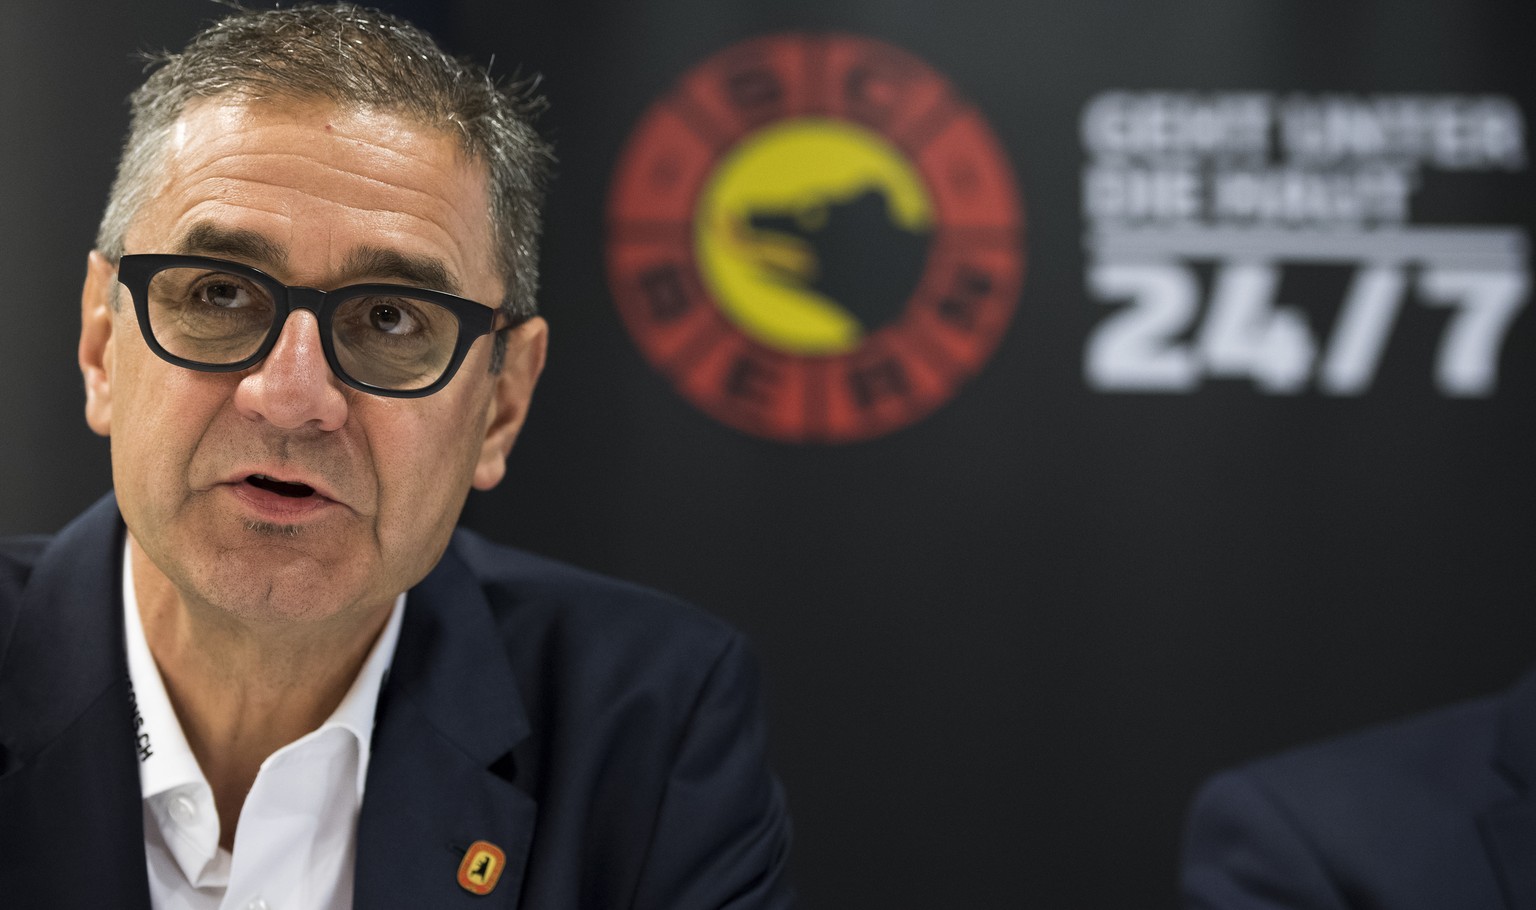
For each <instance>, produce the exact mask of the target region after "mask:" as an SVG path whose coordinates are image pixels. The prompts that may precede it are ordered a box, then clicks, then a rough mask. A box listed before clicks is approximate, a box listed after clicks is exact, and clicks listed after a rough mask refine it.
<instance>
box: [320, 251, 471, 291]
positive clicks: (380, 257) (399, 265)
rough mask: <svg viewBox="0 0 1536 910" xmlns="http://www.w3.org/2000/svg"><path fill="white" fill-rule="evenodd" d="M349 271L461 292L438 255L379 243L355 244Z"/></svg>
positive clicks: (350, 272)
mask: <svg viewBox="0 0 1536 910" xmlns="http://www.w3.org/2000/svg"><path fill="white" fill-rule="evenodd" d="M346 273H347V274H348V275H355V276H359V277H361V276H367V277H369V278H374V279H387V280H390V281H401V282H404V283H406V284H409V285H413V286H415V287H420V288H428V289H430V290H435V291H446V292H447V293H449V294H458V293H459V283H458V282H457V281H455V280H454V278H453V274H452V273H451V272H449V271H448V267H447V266H445V265H443V261H442V260H441V259H438V258H437V257H435V256H411V255H408V254H406V253H401V252H399V251H398V250H387V249H384V248H382V247H376V246H360V247H354V248H353V249H352V252H350V253H348V254H347V264H346Z"/></svg>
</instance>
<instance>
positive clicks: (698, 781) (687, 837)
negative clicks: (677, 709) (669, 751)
mask: <svg viewBox="0 0 1536 910" xmlns="http://www.w3.org/2000/svg"><path fill="white" fill-rule="evenodd" d="M765 752H766V735H765V730H764V722H763V715H762V710H761V707H760V704H759V698H758V686H757V673H756V668H755V666H754V664H753V662H752V660H751V657H750V655H749V654H748V653H747V650H746V648H745V646H744V645H743V644H742V640H741V638H740V636H737V635H734V634H733V635H732V636H731V637H730V638H729V640H728V642H727V643H726V645H725V648H724V649H723V651H722V652H721V653H720V655H719V657H718V658H717V660H716V661H715V665H714V667H713V669H712V670H711V671H710V672H709V674H708V675H707V676H706V677H705V679H704V683H703V685H702V686H701V688H700V691H699V693H698V696H697V698H696V700H695V702H694V705H693V709H692V711H691V712H690V715H689V720H688V723H687V725H686V727H685V728H684V730H683V733H682V736H681V738H680V741H679V742H678V744H677V749H676V754H675V756H674V759H673V761H672V764H671V772H670V775H669V778H668V782H667V789H666V794H665V796H664V797H663V801H662V805H661V811H660V814H659V816H658V818H657V822H656V828H655V831H654V835H653V837H652V840H651V843H650V844H649V846H648V848H647V851H646V862H645V866H644V871H643V873H642V875H641V879H640V882H639V886H638V888H637V889H636V895H635V902H634V907H635V908H636V910H716V908H730V910H749V908H752V910H756V908H781V907H790V906H792V905H793V896H792V895H791V893H790V889H789V885H788V880H787V877H786V874H785V862H786V859H787V856H788V852H789V816H788V812H787V811H786V809H785V805H784V794H783V791H782V789H781V788H780V787H779V784H778V782H777V781H775V780H774V779H773V776H772V775H771V774H770V773H769V771H768V765H767V759H766V755H765Z"/></svg>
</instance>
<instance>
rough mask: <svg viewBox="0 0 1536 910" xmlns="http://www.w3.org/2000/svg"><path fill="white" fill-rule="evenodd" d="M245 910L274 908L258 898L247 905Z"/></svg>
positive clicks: (269, 909) (268, 909)
mask: <svg viewBox="0 0 1536 910" xmlns="http://www.w3.org/2000/svg"><path fill="white" fill-rule="evenodd" d="M245 910H272V906H271V905H270V904H268V903H267V902H266V901H264V900H262V899H261V898H259V897H258V898H256V899H255V900H253V901H251V902H250V903H249V904H246V905H245Z"/></svg>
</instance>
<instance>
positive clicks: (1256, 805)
mask: <svg viewBox="0 0 1536 910" xmlns="http://www.w3.org/2000/svg"><path fill="white" fill-rule="evenodd" d="M1180 884H1181V889H1182V893H1183V904H1182V905H1183V907H1184V908H1185V910H1280V908H1285V910H1345V908H1346V907H1347V906H1348V905H1347V904H1346V903H1345V902H1344V899H1343V897H1342V896H1341V895H1340V894H1339V891H1338V888H1337V886H1336V885H1335V884H1334V882H1333V881H1331V880H1330V878H1329V876H1328V873H1327V870H1326V869H1325V868H1324V866H1323V864H1322V861H1321V860H1320V859H1319V857H1318V854H1317V852H1316V850H1315V849H1314V847H1313V845H1312V844H1311V842H1310V841H1309V839H1308V838H1307V836H1306V834H1305V833H1304V832H1303V831H1302V830H1301V829H1300V828H1299V827H1298V826H1297V825H1296V824H1295V822H1294V821H1293V820H1292V818H1291V817H1290V816H1289V814H1288V813H1287V812H1286V811H1285V809H1284V807H1283V806H1281V805H1280V804H1279V803H1277V802H1276V801H1275V800H1274V799H1273V798H1272V797H1271V796H1270V795H1269V794H1268V793H1266V792H1265V790H1264V788H1263V786H1262V784H1261V783H1260V782H1259V781H1258V780H1257V779H1256V778H1255V777H1254V776H1253V775H1252V774H1251V773H1249V772H1246V771H1241V770H1239V771H1229V772H1227V773H1224V774H1221V775H1219V776H1217V777H1216V778H1214V779H1212V780H1211V781H1210V782H1209V783H1208V784H1206V786H1205V787H1204V788H1203V789H1202V790H1201V791H1200V794H1199V795H1198V796H1197V797H1196V798H1195V801H1194V804H1193V807H1192V808H1191V810H1190V815H1189V823H1188V827H1187V829H1186V831H1185V837H1184V861H1183V869H1182V874H1181V882H1180Z"/></svg>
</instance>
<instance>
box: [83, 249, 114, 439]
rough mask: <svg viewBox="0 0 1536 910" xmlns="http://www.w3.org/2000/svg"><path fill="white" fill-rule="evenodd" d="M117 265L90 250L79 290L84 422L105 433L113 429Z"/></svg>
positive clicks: (108, 433) (106, 434)
mask: <svg viewBox="0 0 1536 910" xmlns="http://www.w3.org/2000/svg"><path fill="white" fill-rule="evenodd" d="M116 296H117V266H115V265H113V264H112V263H111V262H108V261H107V257H105V256H103V255H102V254H101V253H100V252H99V251H97V250H92V251H91V254H90V256H88V257H86V262H85V287H84V289H82V290H81V292H80V373H81V375H82V376H84V377H85V422H86V423H87V424H89V425H90V427H91V429H93V430H95V431H96V432H97V433H100V434H101V435H102V436H108V435H110V434H111V432H112V326H113V317H114V316H115V315H116V314H115V311H114V310H113V308H112V301H113V299H114V298H115V297H116Z"/></svg>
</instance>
